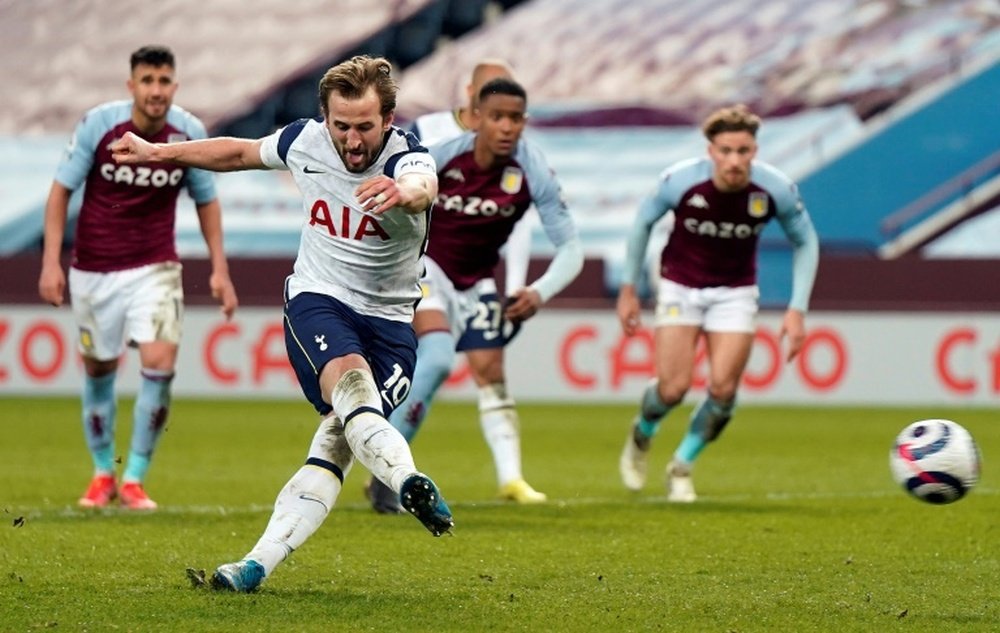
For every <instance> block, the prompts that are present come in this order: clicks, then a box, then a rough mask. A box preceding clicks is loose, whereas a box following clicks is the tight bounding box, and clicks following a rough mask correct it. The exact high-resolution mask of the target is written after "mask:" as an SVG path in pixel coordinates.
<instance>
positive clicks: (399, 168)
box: [385, 148, 437, 180]
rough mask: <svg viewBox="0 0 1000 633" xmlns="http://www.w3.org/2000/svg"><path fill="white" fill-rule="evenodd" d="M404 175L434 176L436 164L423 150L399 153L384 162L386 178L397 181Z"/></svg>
mask: <svg viewBox="0 0 1000 633" xmlns="http://www.w3.org/2000/svg"><path fill="white" fill-rule="evenodd" d="M406 174H424V175H428V176H434V175H436V174H437V163H435V162H434V157H433V156H431V155H430V153H428V152H427V151H426V150H425V149H423V148H420V149H418V150H414V151H408V152H401V153H399V154H396V155H395V156H393V157H391V158H390V159H389V160H388V161H386V164H385V175H386V176H389V177H390V178H392V179H393V180H398V179H399V178H400V176H404V175H406Z"/></svg>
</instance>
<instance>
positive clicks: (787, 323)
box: [778, 310, 806, 363]
mask: <svg viewBox="0 0 1000 633" xmlns="http://www.w3.org/2000/svg"><path fill="white" fill-rule="evenodd" d="M786 336H787V337H788V353H787V354H786V355H785V362H788V363H790V362H792V360H793V359H794V358H795V357H796V356H798V355H799V352H801V351H802V345H803V344H804V343H805V342H806V317H805V315H804V314H802V313H801V312H799V311H798V310H786V311H785V318H784V319H783V320H782V322H781V332H780V333H779V334H778V338H779V340H780V339H784V338H785V337H786Z"/></svg>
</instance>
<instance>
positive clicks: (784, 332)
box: [617, 105, 819, 503]
mask: <svg viewBox="0 0 1000 633" xmlns="http://www.w3.org/2000/svg"><path fill="white" fill-rule="evenodd" d="M759 126H760V119H759V118H758V117H757V116H756V115H754V114H753V113H752V112H750V111H749V110H748V109H747V108H746V107H745V106H742V105H737V106H732V107H726V108H722V109H720V110H718V111H716V112H714V113H712V114H711V115H710V116H709V117H708V118H707V119H706V120H705V122H704V125H703V127H702V130H703V132H704V134H705V137H706V138H707V139H708V158H697V159H690V160H684V161H681V162H678V163H676V164H674V165H673V166H671V167H669V168H667V169H666V170H665V171H664V172H663V175H662V176H661V178H660V182H659V185H658V187H657V188H656V190H655V191H654V192H653V193H652V195H650V196H649V197H647V198H646V199H645V200H644V201H643V202H642V205H641V206H640V207H639V214H638V217H637V218H636V221H635V224H634V226H633V229H632V232H631V235H630V237H629V242H628V250H627V255H626V268H625V275H624V281H623V283H622V286H621V289H620V291H619V294H618V306H617V311H618V319H619V321H620V322H621V326H622V329H623V330H624V333H625V334H626V335H627V336H631V335H633V334H635V333H636V331H637V329H638V328H639V326H640V322H639V299H638V297H637V296H636V291H635V284H636V282H637V281H638V279H639V274H640V270H641V268H642V262H643V259H644V254H645V252H646V246H647V244H648V241H649V235H650V231H651V230H652V227H653V225H654V224H655V223H656V222H657V220H659V219H660V218H661V217H663V216H664V215H665V214H666V213H668V212H672V213H673V214H674V228H673V231H672V233H671V235H670V238H669V240H668V242H667V245H666V246H665V247H664V249H663V252H662V255H661V257H660V275H661V279H660V282H659V287H658V290H657V300H656V316H655V321H654V325H655V330H654V344H655V349H656V379H655V380H653V381H652V382H651V383H650V384H649V386H648V387H647V388H646V390H645V391H644V392H643V395H642V400H641V403H640V407H639V414H638V416H637V418H636V420H635V421H634V423H633V425H632V427H631V428H630V430H629V433H628V437H627V438H626V440H625V448H624V450H623V451H622V454H621V457H620V459H619V470H620V472H621V477H622V481H623V482H624V484H625V486H626V487H627V488H629V489H631V490H639V489H641V488H642V487H643V485H644V484H645V482H646V470H647V457H648V453H649V448H650V443H651V441H652V438H653V435H655V433H656V431H657V429H658V427H659V424H660V421H661V420H662V419H663V418H664V417H665V416H666V415H667V414H668V413H669V412H670V410H671V409H673V408H674V407H675V406H677V405H678V404H679V403H680V402H681V400H682V399H683V398H684V395H685V394H686V393H687V391H688V389H689V388H690V387H691V380H692V374H693V371H694V364H695V353H696V348H697V345H698V341H699V339H701V338H703V339H704V341H705V347H706V350H707V354H708V364H709V377H708V392H707V394H706V397H705V399H704V400H703V401H702V402H701V403H700V404H699V405H698V406H697V407H696V408H695V410H694V411H693V413H692V415H691V420H690V425H689V427H688V431H687V434H686V435H685V436H684V438H683V439H682V440H681V442H680V445H679V446H678V447H677V450H676V451H674V455H673V459H672V460H671V462H670V464H669V465H668V466H667V488H668V496H667V498H668V499H669V500H670V501H674V502H682V503H690V502H692V501H694V500H695V499H696V498H697V497H696V493H695V490H694V484H693V482H692V478H691V470H692V467H693V465H694V462H695V459H696V458H697V457H698V455H699V454H700V453H701V452H702V450H703V449H704V448H705V446H706V445H707V444H708V443H709V442H712V441H713V440H715V439H717V438H718V437H719V434H720V433H722V430H723V429H724V428H725V427H726V424H727V423H728V422H729V420H730V418H731V417H732V415H733V410H734V408H735V406H736V392H737V389H738V387H739V382H740V378H741V377H742V375H743V371H744V369H745V368H746V365H747V362H748V361H749V358H750V350H751V347H752V346H753V340H754V331H755V329H756V326H755V320H756V316H757V311H758V290H757V285H756V283H757V244H758V239H759V236H760V233H761V231H762V230H763V229H764V227H765V225H766V224H767V223H768V222H769V221H770V220H771V218H776V219H777V220H778V223H779V224H780V226H781V228H782V229H783V230H784V232H785V234H786V235H787V236H788V239H789V241H790V242H791V243H792V246H793V255H792V257H793V264H792V266H793V279H792V292H791V300H790V302H789V305H788V310H787V311H786V312H785V316H784V320H783V322H782V327H781V337H782V339H784V338H785V337H787V339H788V344H787V354H786V359H787V360H788V361H791V360H792V359H794V358H795V356H796V355H797V354H798V353H799V350H801V349H802V344H803V342H804V341H805V313H806V310H807V309H808V306H809V296H810V294H811V293H812V286H813V281H814V279H815V276H816V267H817V262H818V260H819V240H818V238H817V236H816V231H815V229H814V228H813V225H812V221H811V220H810V218H809V214H808V212H807V211H806V208H805V206H804V205H803V203H802V200H801V198H800V197H799V193H798V188H797V187H796V186H795V183H793V182H792V181H791V180H790V179H789V178H788V177H787V176H785V175H784V174H783V173H781V172H780V171H778V170H777V169H775V168H774V167H772V166H771V165H768V164H767V163H764V162H761V161H756V160H754V156H755V155H756V154H757V141H756V136H757V129H758V127H759Z"/></svg>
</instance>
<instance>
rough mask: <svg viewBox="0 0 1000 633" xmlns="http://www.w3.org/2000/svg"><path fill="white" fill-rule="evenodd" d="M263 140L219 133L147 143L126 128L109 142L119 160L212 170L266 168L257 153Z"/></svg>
mask: <svg viewBox="0 0 1000 633" xmlns="http://www.w3.org/2000/svg"><path fill="white" fill-rule="evenodd" d="M262 140H263V139H257V140H251V139H245V138H233V137H228V136H220V137H217V138H208V139H201V140H196V141H184V142H182V143H150V142H148V141H146V140H144V139H141V138H139V137H138V136H136V135H135V134H133V133H132V132H126V133H125V134H124V135H123V136H122V137H121V138H120V139H118V140H117V141H115V142H114V143H112V144H111V156H112V157H113V158H114V159H115V162H118V163H130V164H132V163H150V162H156V163H176V164H178V165H186V166H188V167H200V168H202V169H208V170H211V171H239V170H243V169H265V168H266V165H264V161H263V160H261V157H260V145H261V142H262Z"/></svg>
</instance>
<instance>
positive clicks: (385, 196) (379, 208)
mask: <svg viewBox="0 0 1000 633" xmlns="http://www.w3.org/2000/svg"><path fill="white" fill-rule="evenodd" d="M354 196H355V197H356V198H357V200H358V203H359V204H361V208H362V209H364V210H365V211H368V212H369V213H373V214H374V215H382V214H383V213H385V212H386V211H388V210H389V209H391V208H393V207H394V206H396V205H398V204H399V203H400V202H401V198H400V192H399V187H397V186H396V181H395V180H393V179H392V178H389V177H388V176H376V177H374V178H370V179H369V180H366V181H364V182H363V183H361V186H359V187H358V188H357V189H356V190H355V191H354Z"/></svg>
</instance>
